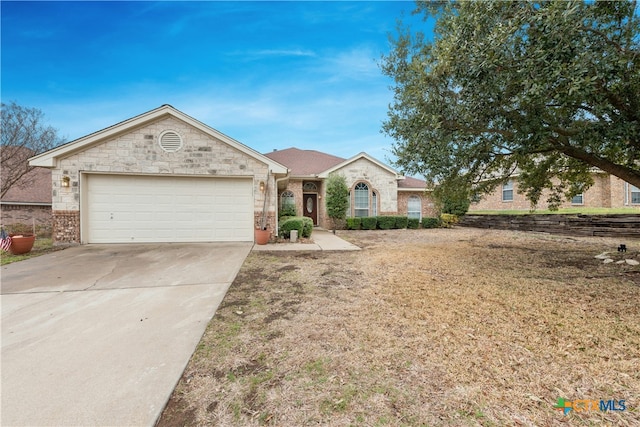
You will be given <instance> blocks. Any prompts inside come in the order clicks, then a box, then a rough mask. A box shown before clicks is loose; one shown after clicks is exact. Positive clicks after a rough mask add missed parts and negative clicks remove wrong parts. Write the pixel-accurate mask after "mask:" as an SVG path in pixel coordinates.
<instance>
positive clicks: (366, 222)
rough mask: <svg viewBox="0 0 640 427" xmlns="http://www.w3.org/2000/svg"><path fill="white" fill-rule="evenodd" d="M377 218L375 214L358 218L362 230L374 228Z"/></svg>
mask: <svg viewBox="0 0 640 427" xmlns="http://www.w3.org/2000/svg"><path fill="white" fill-rule="evenodd" d="M377 224H378V220H377V219H376V217H375V216H365V217H361V218H360V227H361V228H362V229H363V230H375V229H376V225H377Z"/></svg>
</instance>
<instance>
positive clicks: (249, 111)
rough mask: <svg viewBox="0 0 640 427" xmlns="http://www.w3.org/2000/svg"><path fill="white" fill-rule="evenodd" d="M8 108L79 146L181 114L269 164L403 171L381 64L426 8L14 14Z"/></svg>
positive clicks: (82, 7) (6, 73)
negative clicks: (334, 162) (386, 166)
mask: <svg viewBox="0 0 640 427" xmlns="http://www.w3.org/2000/svg"><path fill="white" fill-rule="evenodd" d="M0 6H1V8H2V10H1V15H2V70H1V71H2V83H1V84H2V86H1V89H2V101H3V102H7V101H16V102H17V103H18V104H21V105H24V106H28V107H37V108H39V109H41V110H42V111H43V112H44V113H45V117H46V119H47V122H48V124H50V125H52V126H54V127H56V128H57V129H58V130H59V132H60V135H61V136H63V137H65V138H66V140H73V139H76V138H79V137H82V136H84V135H87V134H89V133H92V132H95V131H97V130H100V129H103V128H105V127H107V126H111V125H113V124H115V123H117V122H120V121H122V120H125V119H128V118H130V117H133V116H136V115H138V114H141V113H143V112H146V111H149V110H151V109H154V108H156V107H159V106H160V105H162V104H171V105H173V106H174V107H176V108H177V109H179V110H181V111H183V112H184V113H186V114H189V115H191V116H192V117H194V118H196V119H198V120H200V121H202V122H204V123H206V124H207V125H209V126H211V127H213V128H215V129H217V130H219V131H221V132H223V133H225V134H227V135H229V136H231V137H232V138H235V139H237V140H239V141H240V142H242V143H244V144H246V145H248V146H249V147H251V148H253V149H255V150H257V151H259V152H262V153H265V152H269V151H271V150H273V149H284V148H288V147H292V146H295V147H298V148H303V149H317V150H321V151H325V152H328V153H331V154H334V155H338V156H341V157H350V156H352V155H355V154H357V153H359V152H360V151H366V152H367V153H369V154H371V155H373V156H374V157H376V158H378V159H380V160H383V161H387V162H388V161H389V160H392V159H391V158H390V148H391V145H392V140H391V139H389V138H388V137H386V136H385V135H383V134H381V133H380V128H381V123H382V121H383V120H384V119H385V118H386V112H387V106H388V104H389V103H390V102H391V101H392V92H391V90H389V86H390V85H391V84H392V81H391V80H390V79H389V78H387V77H385V76H383V75H382V73H381V71H380V69H379V66H378V63H379V62H380V58H381V56H382V55H383V54H386V53H388V51H389V49H390V44H389V41H388V35H389V34H396V30H395V29H396V24H397V20H398V19H399V18H403V20H404V21H405V22H409V23H411V25H412V28H415V29H422V30H423V31H426V30H427V28H426V24H425V23H424V22H422V20H421V19H420V18H419V17H416V16H412V15H411V11H412V10H413V9H414V8H415V4H414V3H413V2H406V1H395V2H382V1H373V2H366V1H360V2H342V1H339V2H320V1H319V2H306V1H305V2H294V1H285V2H266V1H259V2H244V1H236V2H217V1H206V2H146V1H140V2H123V1H118V2H6V1H2V3H1V5H0Z"/></svg>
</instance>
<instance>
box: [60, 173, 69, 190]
mask: <svg viewBox="0 0 640 427" xmlns="http://www.w3.org/2000/svg"><path fill="white" fill-rule="evenodd" d="M70 184H71V178H69V177H68V176H66V175H65V176H63V177H62V179H61V180H60V185H61V186H62V187H65V188H68V187H69V185H70Z"/></svg>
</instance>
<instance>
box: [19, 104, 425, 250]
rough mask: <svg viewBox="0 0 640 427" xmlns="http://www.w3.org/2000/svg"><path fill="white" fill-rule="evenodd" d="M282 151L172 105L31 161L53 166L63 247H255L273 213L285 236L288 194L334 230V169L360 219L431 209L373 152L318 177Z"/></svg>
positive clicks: (414, 185) (273, 223) (416, 188)
mask: <svg viewBox="0 0 640 427" xmlns="http://www.w3.org/2000/svg"><path fill="white" fill-rule="evenodd" d="M287 151H288V150H283V151H282V153H286V152H287ZM276 153H278V152H276ZM316 153H317V152H316ZM273 154H274V153H270V154H269V156H265V155H262V154H260V153H258V152H256V151H255V150H252V149H251V148H249V147H247V146H246V145H243V144H242V143H240V142H238V141H236V140H234V139H233V138H230V137H228V136H226V135H224V134H222V133H220V132H218V131H217V130H215V129H213V128H211V127H209V126H207V125H205V124H203V123H202V122H199V121H198V120H196V119H194V118H192V117H190V116H188V115H186V114H184V113H182V112H180V111H178V110H176V109H175V108H173V107H171V106H170V105H163V106H161V107H159V108H156V109H154V110H151V111H148V112H146V113H143V114H141V115H139V116H136V117H133V118H131V119H128V120H125V121H123V122H121V123H118V124H115V125H113V126H111V127H108V128H106V129H103V130H100V131H98V132H95V133H92V134H90V135H87V136H85V137H82V138H80V139H77V140H75V141H71V142H69V143H66V144H64V145H61V146H59V147H56V148H54V149H52V150H50V151H47V152H46V153H43V154H40V155H38V156H35V157H33V158H31V159H30V164H31V165H33V166H42V167H46V168H49V169H51V180H52V185H53V191H52V196H53V197H52V223H53V238H54V241H55V242H58V243H63V242H64V243H125V242H131V243H142V242H215V241H252V240H253V238H254V233H253V230H254V228H255V226H256V225H257V224H258V223H260V222H261V221H260V219H261V217H262V215H263V213H264V215H265V216H266V222H267V223H268V224H269V227H270V229H271V230H275V229H276V227H277V216H278V209H279V207H280V204H279V201H281V200H282V195H283V193H285V192H287V191H289V192H291V193H292V194H293V198H292V199H293V200H292V202H293V203H294V204H295V205H296V207H297V208H299V210H298V212H300V211H302V206H303V203H306V204H305V207H307V206H309V207H310V209H311V211H313V209H314V208H315V209H316V215H317V217H316V218H315V221H316V223H318V224H323V225H324V224H326V218H325V214H324V204H323V203H321V200H322V199H323V197H324V191H325V190H324V185H323V182H324V179H325V178H326V177H327V176H328V174H329V173H331V172H338V173H344V174H345V175H346V176H347V179H348V182H350V183H351V184H350V185H352V208H351V211H352V212H353V214H354V215H364V214H367V215H374V214H378V215H382V214H396V213H399V214H403V213H404V214H406V213H409V214H413V215H417V214H418V211H417V210H418V204H417V201H419V202H420V204H419V208H420V212H419V213H420V215H425V214H427V213H428V212H430V211H429V209H430V206H431V202H430V201H429V199H428V198H426V196H425V193H424V189H425V188H424V187H425V183H424V182H422V181H419V180H414V179H410V178H404V179H403V177H401V176H399V175H398V174H397V173H396V172H395V171H394V170H393V169H391V168H389V167H388V166H386V165H384V164H382V163H380V162H378V161H377V160H375V159H372V158H371V157H369V156H368V155H366V154H364V153H363V154H360V155H358V156H355V157H354V158H352V159H349V160H344V159H339V158H337V157H333V156H329V155H323V156H324V158H326V159H327V160H328V163H326V164H324V165H323V167H322V168H321V169H319V170H317V173H316V169H315V166H314V167H312V168H311V169H309V170H302V172H294V171H293V169H294V168H296V170H297V167H298V166H297V165H296V164H292V165H291V166H288V165H283V164H282V163H280V162H279V161H277V160H274V156H273ZM323 156H320V157H323ZM302 163H304V160H302ZM290 169H291V170H290ZM312 184H315V187H313V186H312ZM365 186H366V190H365ZM305 194H307V195H308V197H307V199H305V200H303V199H304V197H305ZM312 195H313V196H312ZM287 197H289V194H288V193H286V194H285V199H286V198H287ZM314 197H315V198H314ZM309 199H310V200H312V202H309V201H308V200H309ZM412 203H413V204H412ZM311 204H313V206H311ZM409 205H411V207H409ZM412 209H413V210H412ZM300 213H302V212H300Z"/></svg>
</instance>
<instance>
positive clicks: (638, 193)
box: [631, 185, 640, 205]
mask: <svg viewBox="0 0 640 427" xmlns="http://www.w3.org/2000/svg"><path fill="white" fill-rule="evenodd" d="M631 204H632V205H640V188H638V187H636V186H635V185H632V186H631Z"/></svg>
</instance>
